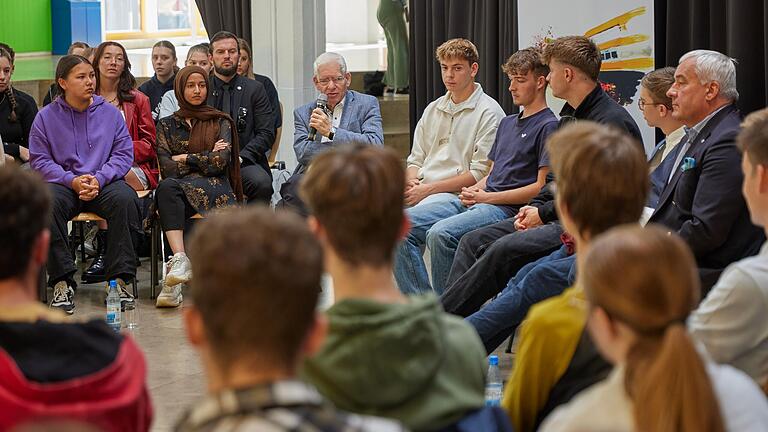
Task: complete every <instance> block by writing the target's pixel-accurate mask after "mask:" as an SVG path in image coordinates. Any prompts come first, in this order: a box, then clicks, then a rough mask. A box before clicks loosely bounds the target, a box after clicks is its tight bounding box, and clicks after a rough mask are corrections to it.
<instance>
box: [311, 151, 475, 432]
mask: <svg viewBox="0 0 768 432" xmlns="http://www.w3.org/2000/svg"><path fill="white" fill-rule="evenodd" d="M404 179H405V173H404V171H403V167H402V162H401V161H400V159H399V158H398V157H397V156H396V155H395V154H394V153H393V152H392V151H391V150H387V149H380V148H375V147H371V146H362V145H350V146H345V147H339V148H337V149H334V150H331V151H328V152H325V153H323V154H321V155H319V156H318V157H317V158H316V159H315V160H314V161H313V162H312V167H311V169H310V170H309V172H308V173H307V177H306V178H305V181H304V182H303V184H302V189H301V194H302V198H303V199H304V200H305V202H306V203H307V204H308V207H309V209H310V213H311V216H310V218H309V221H308V222H309V225H310V228H311V229H312V230H313V231H314V232H315V235H316V236H317V237H318V238H319V240H320V242H321V244H322V245H323V249H324V252H325V267H326V271H327V272H328V273H330V275H331V276H332V278H333V285H334V295H335V298H336V301H337V302H336V304H334V305H333V306H332V307H330V308H329V309H328V310H327V311H326V315H327V318H328V321H329V331H328V335H327V338H326V341H325V343H324V344H323V346H322V347H321V349H320V350H319V351H318V352H317V353H316V354H315V355H314V356H312V357H311V358H308V359H306V360H305V362H304V366H303V371H302V375H303V377H304V378H305V379H306V380H307V381H309V382H311V383H312V384H313V385H314V386H315V387H317V389H318V390H319V391H320V393H321V394H323V395H324V396H325V397H327V398H328V399H330V400H331V401H332V402H333V403H334V404H335V405H336V406H338V407H339V408H340V409H344V410H347V411H351V412H356V413H361V414H368V415H376V416H381V417H390V418H394V419H397V420H399V421H400V422H402V423H403V424H404V425H405V426H406V427H408V428H409V429H412V430H415V431H432V430H438V429H441V428H444V427H446V426H450V425H452V424H454V423H456V422H457V421H459V420H461V419H462V418H464V417H465V416H466V415H468V414H470V413H471V412H473V411H476V410H477V409H479V408H481V407H483V405H484V381H485V372H486V363H485V350H484V348H483V345H482V343H481V342H480V339H479V337H478V336H477V333H476V332H475V331H474V329H473V328H472V327H471V326H469V325H468V324H466V323H465V322H464V321H463V320H461V319H460V318H458V317H455V316H453V315H449V314H447V313H445V312H444V311H443V309H442V307H441V306H440V303H439V301H438V299H437V297H436V296H435V295H434V294H429V295H424V296H412V297H406V296H404V295H403V294H401V293H400V290H398V288H397V286H396V285H395V282H394V279H393V276H392V259H393V254H394V249H395V245H396V244H397V242H398V241H399V240H400V239H402V238H403V237H404V236H405V235H406V234H407V232H408V230H409V229H410V224H409V222H408V220H407V218H405V216H404V213H403V190H404V189H405V183H404Z"/></svg>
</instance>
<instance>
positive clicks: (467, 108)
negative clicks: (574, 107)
mask: <svg viewBox="0 0 768 432" xmlns="http://www.w3.org/2000/svg"><path fill="white" fill-rule="evenodd" d="M466 43H467V44H468V43H469V42H468V41H466ZM462 44H464V42H463V41H458V42H454V41H448V42H446V43H445V44H443V46H441V47H440V48H438V50H437V57H438V59H439V60H440V66H441V68H442V71H443V81H444V82H445V85H446V88H448V93H447V94H446V95H445V96H443V97H442V98H440V99H438V100H437V101H435V102H433V103H432V104H431V105H430V106H429V107H428V108H427V111H425V116H424V117H422V119H421V121H420V122H419V125H418V126H417V128H416V133H415V135H414V147H413V152H412V153H411V156H410V157H409V158H408V169H407V174H406V188H405V202H406V204H408V205H412V206H414V207H411V208H409V209H408V210H407V213H408V218H409V219H410V220H411V224H412V229H411V232H410V233H409V234H408V237H407V238H406V239H405V241H404V242H403V243H402V244H401V245H400V246H399V247H398V250H397V256H396V259H395V279H396V280H397V284H398V286H399V287H400V290H401V291H402V292H404V293H406V294H416V293H423V292H426V291H431V290H433V289H434V291H435V292H437V293H438V294H441V293H442V292H443V290H444V288H445V285H446V281H447V279H448V273H449V271H450V269H451V264H452V263H453V257H454V255H455V253H456V247H457V246H458V243H459V239H460V238H461V237H462V236H463V235H464V234H465V233H467V232H469V231H472V230H474V229H477V228H480V227H483V226H486V225H490V224H493V223H496V222H499V221H502V220H505V219H508V218H512V217H514V216H515V215H516V214H517V212H518V210H519V209H520V207H521V206H522V205H524V204H526V203H527V202H528V201H529V200H530V199H531V198H533V197H534V195H536V193H537V192H538V191H539V190H540V189H541V187H542V186H544V183H545V178H546V175H547V172H548V170H549V168H548V165H549V161H548V159H547V155H546V151H545V149H544V142H545V141H546V138H547V136H548V135H549V134H550V133H551V132H552V131H554V130H555V128H556V127H557V118H556V117H555V115H554V113H552V111H551V110H550V109H549V108H548V107H547V101H546V96H545V94H546V93H545V92H546V88H547V81H546V77H547V74H548V73H549V68H548V67H547V66H546V65H545V64H544V63H543V62H542V60H541V52H540V51H539V50H538V49H535V48H525V49H522V50H520V51H518V52H516V53H514V54H513V55H512V56H511V57H510V58H509V59H508V60H507V62H506V63H505V64H504V65H503V67H502V69H503V70H504V72H505V73H506V74H507V76H508V77H509V80H510V85H509V92H510V94H511V95H512V99H513V102H514V103H515V104H516V105H518V106H519V107H520V108H521V112H520V114H513V115H510V116H507V117H505V118H503V119H501V121H497V120H496V119H495V117H494V116H493V115H494V114H493V113H494V110H492V109H490V107H488V106H487V105H488V103H486V102H485V100H486V99H490V98H489V97H488V96H486V95H485V94H483V93H482V88H481V87H480V85H479V84H476V83H474V82H473V81H474V80H473V77H474V74H475V73H476V70H477V67H476V66H477V64H476V63H472V61H474V59H471V58H470V59H469V60H464V59H463V57H462V56H464V57H472V56H473V55H474V54H471V53H473V52H474V51H473V49H469V48H467V49H462V48H464V47H465V45H462ZM468 47H471V48H474V46H471V45H468ZM468 65H472V66H471V67H469V68H468ZM460 83H463V84H460ZM473 89H474V90H473ZM472 91H474V92H472ZM460 95H463V96H460ZM462 97H463V98H465V99H462ZM466 98H468V99H466ZM457 99H458V100H457ZM460 100H463V101H462V102H459V101H460ZM491 102H492V105H495V106H496V107H498V104H496V102H495V101H493V100H492V99H491ZM499 110H500V108H499ZM502 115H503V112H502ZM494 122H496V123H494ZM492 124H493V128H492V129H493V133H492V134H489V132H490V130H491V125H492ZM496 125H497V126H496ZM489 147H490V150H488V148H489ZM489 171H490V173H488V172H489ZM458 192H460V193H458ZM457 193H458V195H457ZM427 195H429V196H427ZM425 196H427V197H426V198H424V197H425ZM425 246H427V247H428V248H429V251H430V254H431V255H430V256H431V269H432V284H431V285H430V282H429V278H428V276H427V268H426V265H425V263H424V260H423V258H422V256H421V253H422V251H423V250H424V247H425Z"/></svg>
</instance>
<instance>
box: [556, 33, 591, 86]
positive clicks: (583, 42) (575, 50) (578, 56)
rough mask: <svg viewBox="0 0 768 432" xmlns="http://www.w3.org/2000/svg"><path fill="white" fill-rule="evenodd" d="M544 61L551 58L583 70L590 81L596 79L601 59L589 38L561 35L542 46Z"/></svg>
mask: <svg viewBox="0 0 768 432" xmlns="http://www.w3.org/2000/svg"><path fill="white" fill-rule="evenodd" d="M543 59H544V63H547V64H549V62H551V61H552V60H556V61H558V62H560V63H563V64H566V65H570V66H572V67H574V68H576V69H578V70H580V71H581V72H583V73H584V74H585V75H586V76H587V77H588V78H589V79H591V80H592V81H597V76H598V75H599V74H600V66H601V65H602V63H603V59H602V57H601V56H600V49H598V48H597V45H595V43H594V42H592V40H591V39H589V38H587V37H584V36H563V37H559V38H557V39H555V40H554V41H552V42H550V43H548V44H547V45H546V46H545V47H544V53H543Z"/></svg>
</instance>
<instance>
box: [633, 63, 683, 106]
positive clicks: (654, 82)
mask: <svg viewBox="0 0 768 432" xmlns="http://www.w3.org/2000/svg"><path fill="white" fill-rule="evenodd" d="M674 82H675V68H673V67H671V66H667V67H663V68H661V69H656V70H654V71H651V72H648V73H647V74H646V75H645V76H644V77H643V79H642V80H640V85H641V86H643V87H644V88H645V89H646V90H648V93H650V94H651V97H652V98H653V102H654V103H658V104H662V105H664V106H665V107H667V108H668V109H672V98H671V97H669V96H667V91H668V90H669V88H670V87H672V84H673V83H674Z"/></svg>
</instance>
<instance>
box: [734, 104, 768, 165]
mask: <svg viewBox="0 0 768 432" xmlns="http://www.w3.org/2000/svg"><path fill="white" fill-rule="evenodd" d="M736 144H737V145H738V146H739V148H740V149H741V151H742V152H743V153H745V154H746V155H747V158H748V159H749V161H750V162H751V163H752V166H753V167H755V166H757V165H763V166H764V167H766V168H768V108H763V109H761V110H758V111H755V112H753V113H751V114H749V115H748V116H747V117H745V118H744V121H743V122H742V123H741V132H740V133H739V136H738V138H736Z"/></svg>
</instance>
